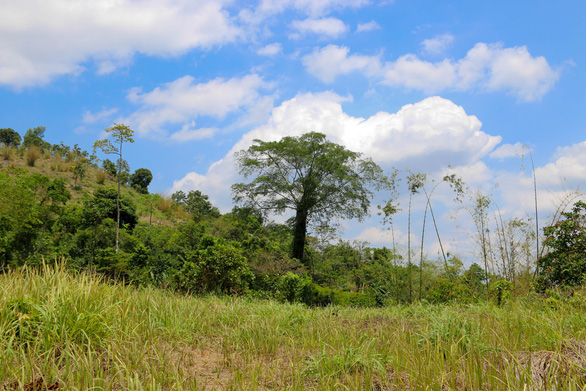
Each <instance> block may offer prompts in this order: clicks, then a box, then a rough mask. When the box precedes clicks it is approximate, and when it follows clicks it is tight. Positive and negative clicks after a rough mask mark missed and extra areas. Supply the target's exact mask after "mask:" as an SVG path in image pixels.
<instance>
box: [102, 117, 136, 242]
mask: <svg viewBox="0 0 586 391" xmlns="http://www.w3.org/2000/svg"><path fill="white" fill-rule="evenodd" d="M105 130H106V132H107V133H108V134H109V136H110V138H109V139H103V140H97V141H96V142H95V143H94V146H93V149H94V153H95V151H96V150H97V149H99V150H101V151H102V152H103V153H105V154H107V155H117V156H118V175H117V179H118V195H117V197H116V253H118V238H119V236H120V173H121V171H122V145H123V144H124V143H133V142H134V139H133V138H132V136H133V135H134V131H133V130H132V129H130V128H129V127H128V126H126V125H123V124H114V126H112V127H110V128H107V129H105Z"/></svg>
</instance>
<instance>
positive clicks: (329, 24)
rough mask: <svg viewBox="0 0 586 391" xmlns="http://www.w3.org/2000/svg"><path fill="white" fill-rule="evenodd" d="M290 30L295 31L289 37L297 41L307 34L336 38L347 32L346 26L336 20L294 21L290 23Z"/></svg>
mask: <svg viewBox="0 0 586 391" xmlns="http://www.w3.org/2000/svg"><path fill="white" fill-rule="evenodd" d="M291 28H293V29H294V30H295V31H296V32H294V33H292V34H290V35H289V37H290V38H293V39H298V38H300V37H302V36H304V35H307V34H316V35H320V36H323V37H328V38H337V37H339V36H341V35H343V34H345V33H346V32H347V31H348V26H346V25H345V24H344V22H342V21H341V20H340V19H336V18H322V19H305V20H294V21H293V22H292V23H291Z"/></svg>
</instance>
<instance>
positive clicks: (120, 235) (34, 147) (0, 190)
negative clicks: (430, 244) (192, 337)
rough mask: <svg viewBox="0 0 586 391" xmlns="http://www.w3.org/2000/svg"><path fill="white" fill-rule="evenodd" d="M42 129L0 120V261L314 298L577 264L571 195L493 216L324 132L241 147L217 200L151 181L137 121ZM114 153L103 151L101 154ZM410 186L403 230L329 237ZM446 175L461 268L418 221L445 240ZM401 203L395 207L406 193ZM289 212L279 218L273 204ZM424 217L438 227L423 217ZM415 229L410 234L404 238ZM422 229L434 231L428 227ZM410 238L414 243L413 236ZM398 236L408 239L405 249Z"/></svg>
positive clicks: (566, 279)
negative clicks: (545, 214)
mask: <svg viewBox="0 0 586 391" xmlns="http://www.w3.org/2000/svg"><path fill="white" fill-rule="evenodd" d="M44 132H45V128H44V127H36V128H32V129H29V130H28V131H27V132H26V133H25V134H24V135H23V137H22V138H21V136H20V134H19V133H17V132H16V131H14V130H12V129H1V130H0V145H1V150H0V153H1V158H2V170H1V171H0V232H1V239H0V265H1V267H2V269H3V270H5V271H6V270H9V269H11V268H14V267H21V266H23V265H31V266H39V265H41V264H42V263H55V262H58V261H59V260H61V259H64V260H66V262H67V265H68V267H69V268H71V269H72V270H76V271H89V272H92V273H99V274H101V275H103V276H106V277H107V278H108V279H111V280H113V281H124V283H127V284H134V285H148V286H154V287H159V288H165V289H170V290H173V291H177V292H184V293H194V294H197V293H208V292H213V293H220V294H228V295H250V296H253V297H264V298H273V299H278V300H282V301H290V302H302V303H305V304H307V305H310V306H325V305H329V304H339V305H354V306H367V307H369V306H386V305H392V304H397V303H414V302H419V301H423V302H427V303H446V302H452V301H456V302H461V303H468V302H476V301H478V300H496V302H498V303H500V302H501V301H503V300H506V299H507V298H508V297H510V296H511V295H526V294H529V293H530V292H537V293H540V294H545V293H546V292H548V291H550V290H560V289H561V290H564V289H570V290H571V289H573V288H574V287H578V286H580V285H581V284H582V282H583V275H584V272H586V269H585V265H584V264H585V262H584V254H586V247H585V246H586V236H585V233H586V232H585V228H584V227H583V221H584V217H585V213H586V205H585V204H584V203H583V202H582V201H580V193H578V192H573V193H571V194H568V196H567V197H566V199H565V200H564V202H562V203H561V204H560V206H559V209H558V211H557V212H556V214H555V216H553V217H552V219H551V220H550V221H549V222H548V223H547V225H546V226H545V227H544V228H542V227H539V226H537V227H536V226H535V225H534V224H535V222H534V219H533V218H531V217H530V218H527V219H520V218H514V219H508V220H506V219H504V218H503V217H502V216H501V215H500V214H499V213H498V212H495V205H494V202H493V201H492V200H491V198H490V197H489V196H487V195H484V194H482V193H481V192H480V191H476V190H471V189H469V188H467V186H466V184H465V183H464V182H463V181H462V180H461V179H460V178H458V177H457V176H456V174H452V175H446V176H445V177H444V178H442V179H441V180H438V181H436V182H434V181H431V180H430V179H429V178H428V177H427V175H426V174H423V173H413V172H410V171H409V172H400V171H398V170H396V171H394V172H392V173H384V172H382V170H381V169H380V167H378V165H377V164H376V163H375V162H373V161H372V160H370V159H368V157H362V156H360V154H358V153H355V152H352V151H349V150H347V149H346V148H344V147H342V146H340V145H337V144H334V143H332V142H330V141H328V140H327V139H326V138H325V136H324V135H322V134H319V133H308V134H306V135H303V136H302V137H299V138H294V137H286V138H284V139H282V140H280V141H276V142H264V141H262V140H256V141H255V144H254V145H253V146H251V147H250V148H249V149H248V150H243V151H240V152H239V153H238V154H237V159H238V165H239V168H240V170H241V174H242V177H243V178H245V179H251V181H250V182H249V183H237V184H234V185H233V187H232V191H233V195H234V200H235V205H236V206H234V207H233V209H232V210H231V211H230V212H228V213H220V211H219V209H218V208H216V207H215V206H214V205H212V204H211V202H210V201H209V198H208V196H207V195H205V194H202V193H201V192H200V191H199V190H197V189H196V190H191V191H189V192H188V193H187V194H186V193H185V192H183V191H178V192H175V193H173V194H170V195H163V194H151V193H149V190H148V186H149V184H150V182H151V180H152V173H151V171H150V170H149V169H148V168H138V169H136V170H134V171H133V172H132V173H131V169H130V164H129V162H127V161H125V160H124V159H123V157H124V155H123V153H122V151H123V147H124V148H130V146H129V145H125V144H131V143H132V142H133V141H134V140H133V131H132V130H131V129H129V128H128V127H126V126H125V125H114V126H113V127H111V128H108V129H107V132H108V135H109V138H107V139H104V140H97V141H96V142H95V144H94V146H93V149H92V151H89V152H88V151H85V150H82V149H81V148H80V147H79V146H78V145H75V146H73V147H70V146H66V145H64V144H63V143H61V144H54V145H51V144H50V143H48V142H47V141H45V140H44ZM109 157H112V159H110V158H109ZM400 180H403V181H404V182H405V183H406V184H407V189H408V197H409V198H408V199H409V204H408V213H409V227H407V228H408V230H409V233H414V234H415V235H411V234H410V235H409V242H408V245H407V246H400V245H398V244H395V243H389V245H388V246H386V247H381V248H374V247H370V246H369V244H368V243H367V242H364V241H357V240H354V241H350V240H342V239H339V236H338V235H337V232H336V228H337V227H336V222H338V221H341V220H343V219H361V218H364V217H365V216H367V215H368V214H369V211H370V210H371V205H370V201H371V199H372V195H373V193H374V191H382V192H383V193H384V194H386V195H388V196H387V197H386V198H387V199H388V200H387V201H385V203H384V204H383V205H378V210H379V214H380V215H381V217H382V218H383V219H384V224H385V225H386V226H388V227H391V228H392V224H393V217H394V215H395V214H396V213H397V212H398V211H399V205H398V199H399V196H400V194H399V187H398V183H399V181H400ZM440 186H443V187H448V188H449V189H451V191H452V193H453V197H454V201H455V202H457V203H460V204H462V205H464V204H466V205H467V206H465V207H462V208H463V209H465V211H466V212H467V213H468V214H469V216H470V218H471V219H472V221H473V222H474V226H475V227H476V232H474V233H473V234H472V235H471V236H470V240H471V241H473V242H474V243H475V245H476V249H477V251H476V253H475V259H476V262H473V263H471V264H469V265H468V266H466V267H465V266H464V264H463V262H462V260H460V259H459V258H458V256H457V255H453V254H449V252H446V251H444V249H443V247H442V248H441V253H440V255H439V256H437V257H435V258H434V257H430V256H428V255H427V254H425V253H424V250H423V249H424V246H423V243H424V239H425V236H424V235H425V234H427V236H428V237H431V238H432V239H436V238H437V240H438V241H439V245H440V246H441V245H442V242H441V232H439V231H438V226H437V224H436V218H435V215H434V210H433V198H432V197H433V192H434V190H435V189H436V188H438V187H440ZM414 197H425V198H424V199H425V200H426V206H425V215H424V224H425V219H426V218H427V232H426V226H425V225H424V226H423V229H422V231H421V232H418V230H419V229H421V228H420V227H414V226H413V227H411V202H412V199H413V198H414ZM402 207H403V208H404V209H406V207H405V206H402ZM288 211H290V212H291V213H290V214H291V215H292V217H291V218H290V219H289V220H286V221H285V220H284V219H281V221H283V222H281V223H276V222H275V221H274V220H273V219H272V218H274V217H275V216H279V215H282V214H284V213H286V212H288ZM433 228H435V230H434V229H433ZM411 236H420V238H421V239H420V240H421V242H420V243H417V244H416V243H411V242H412V241H411V240H410V238H411ZM428 240H429V239H428ZM413 242H414V241H413ZM405 247H407V248H405Z"/></svg>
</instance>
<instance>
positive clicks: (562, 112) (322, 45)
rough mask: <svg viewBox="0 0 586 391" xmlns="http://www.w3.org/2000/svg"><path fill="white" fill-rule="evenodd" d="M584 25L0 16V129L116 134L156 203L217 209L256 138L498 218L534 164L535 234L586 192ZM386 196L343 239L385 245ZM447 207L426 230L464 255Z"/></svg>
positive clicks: (22, 11)
mask: <svg viewBox="0 0 586 391" xmlns="http://www.w3.org/2000/svg"><path fill="white" fill-rule="evenodd" d="M584 15H586V2H584V1H582V0H560V1H558V2H555V4H554V3H552V2H551V1H544V0H532V1H524V0H518V1H510V0H507V1H503V0H494V1H490V2H486V1H449V0H447V1H435V0H433V1H432V0H429V1H417V0H411V1H407V0H394V1H393V0H387V1H376V0H313V1H311V0H258V1H252V0H251V1H229V0H226V1H223V0H218V1H215V0H199V1H193V0H93V1H91V2H88V1H85V0H77V1H76V0H51V1H48V0H19V1H12V0H0V127H2V128H12V129H14V130H16V131H17V132H19V133H20V134H21V135H24V133H25V132H26V130H27V129H29V128H32V127H35V126H45V127H46V133H45V139H46V140H47V141H49V142H51V143H59V142H61V141H63V142H64V143H65V144H67V145H74V144H79V145H80V146H81V147H82V148H83V149H86V150H90V149H91V146H92V144H93V142H94V141H95V140H97V139H100V138H103V137H104V136H105V133H104V129H105V128H108V127H110V126H112V124H113V123H123V124H126V125H128V126H130V127H131V129H133V130H134V131H135V141H136V142H135V143H133V144H131V145H128V146H127V147H125V150H124V158H125V159H126V160H127V161H128V162H129V164H130V167H131V170H132V171H133V170H135V169H138V168H143V167H144V168H148V169H150V170H151V171H152V172H153V176H154V179H153V182H152V183H151V185H150V190H151V191H152V192H158V193H161V194H167V195H169V194H171V193H173V192H174V191H177V190H183V191H186V192H187V191H189V190H194V189H197V190H201V191H202V192H204V193H205V194H208V195H209V196H210V199H211V200H212V202H213V203H214V204H215V205H216V206H218V207H219V208H220V209H221V210H222V211H224V212H227V211H229V210H230V209H231V207H232V206H233V204H232V200H231V195H230V186H231V185H232V184H233V183H236V182H240V181H242V180H243V179H242V178H241V177H239V176H238V169H237V167H236V166H235V160H234V157H233V156H234V153H235V152H237V151H239V150H241V149H245V148H247V147H249V146H250V145H251V144H252V141H253V140H254V139H261V140H264V141H269V140H279V139H280V138H282V137H283V136H299V135H301V134H303V133H306V132H309V131H319V132H322V133H325V134H326V135H327V136H328V138H329V139H330V140H331V141H333V142H336V143H339V144H342V145H344V146H345V147H347V148H348V149H351V150H353V151H357V152H361V153H362V154H363V156H364V157H370V158H372V159H373V160H374V161H375V162H377V163H378V164H379V165H380V166H381V167H382V168H383V169H384V170H385V171H386V172H391V171H392V170H393V169H394V168H397V169H401V170H407V169H409V170H411V171H413V172H422V173H427V174H428V177H429V178H430V180H429V183H428V185H427V186H428V188H429V189H431V188H433V187H434V186H435V184H437V183H438V182H437V181H438V180H439V179H440V178H441V177H442V176H443V175H445V174H446V173H455V174H456V175H458V176H460V177H462V178H463V179H464V181H465V182H466V183H467V185H468V186H469V187H470V189H473V190H475V189H480V190H482V191H483V192H484V193H485V194H489V195H490V196H491V197H493V199H494V200H495V201H496V202H497V203H498V208H499V210H501V211H502V214H503V215H504V216H505V217H507V218H513V217H521V218H524V217H525V218H526V217H531V216H533V214H534V196H533V177H532V171H531V169H530V168H531V161H530V160H529V159H528V157H527V154H528V152H529V151H530V152H531V155H532V157H533V161H534V166H535V178H536V182H537V194H538V205H539V214H540V216H539V217H540V220H541V221H547V218H548V216H549V215H550V214H551V213H552V212H553V211H555V208H556V205H558V204H559V201H560V199H563V197H564V196H565V195H566V194H568V192H570V191H572V190H574V189H577V188H579V187H580V186H583V185H584V183H585V181H586V115H585V112H586V24H585V23H584ZM404 172H405V171H403V173H404ZM431 180H436V182H435V183H433V182H431ZM401 186H403V187H402V188H401V208H402V212H401V213H400V215H399V216H397V222H396V224H395V226H394V229H395V234H396V237H397V240H398V241H399V242H402V243H404V242H406V237H407V228H406V224H405V216H406V209H407V206H406V202H407V200H408V197H407V194H408V192H407V190H406V188H405V184H404V181H403V184H402V185H401ZM388 198H389V195H388V194H384V193H377V194H376V196H375V198H374V200H373V203H372V204H373V208H372V211H373V217H371V218H369V219H366V221H364V222H356V221H345V222H342V228H344V229H343V231H341V234H340V235H341V237H343V238H345V239H358V240H366V241H368V242H369V243H370V244H372V245H375V246H382V245H389V241H390V232H389V231H388V227H385V226H383V225H382V224H381V220H380V218H378V217H377V216H376V204H377V203H378V204H380V203H382V201H383V200H385V199H388ZM452 198H453V194H451V193H450V190H449V187H447V186H443V185H442V186H438V187H437V193H436V195H434V200H435V201H434V202H436V203H437V205H434V207H435V208H436V209H437V212H438V220H439V224H440V226H441V228H442V232H445V236H446V238H445V241H446V246H447V247H448V249H449V250H450V251H452V252H453V253H458V254H460V255H461V256H462V257H464V258H465V257H467V256H468V257H470V256H472V255H470V254H471V252H472V250H471V248H470V245H469V243H468V244H467V240H466V239H465V235H464V232H465V231H470V230H471V228H470V221H469V218H468V219H467V218H466V217H463V215H465V214H466V213H465V212H463V210H465V209H466V205H465V204H463V205H456V204H455V203H454V202H453V200H452ZM424 206H425V202H424V198H423V197H421V196H419V197H415V198H414V204H413V213H414V219H415V221H414V225H417V224H421V223H420V221H421V218H422V216H421V215H422V213H421V212H422V211H423V209H424ZM416 216H417V217H416ZM458 216H461V217H458ZM412 239H413V240H416V239H417V236H416V235H415V234H413V236H412ZM468 242H469V241H468ZM429 246H430V247H429V251H431V252H433V251H436V250H437V249H436V247H434V246H435V243H434V240H433V238H432V239H430V240H429ZM467 254H468V255H467Z"/></svg>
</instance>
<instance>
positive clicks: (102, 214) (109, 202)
mask: <svg viewBox="0 0 586 391" xmlns="http://www.w3.org/2000/svg"><path fill="white" fill-rule="evenodd" d="M116 198H117V191H116V189H115V188H113V187H99V188H97V189H96V190H95V191H94V194H93V197H85V198H84V200H83V206H84V207H83V216H84V218H83V220H84V221H83V223H82V226H83V227H86V228H87V227H91V226H94V225H98V224H100V223H101V222H102V221H103V220H104V219H107V218H109V219H112V220H114V221H116ZM120 223H121V224H122V226H124V227H126V228H127V229H128V230H129V231H132V230H133V229H134V227H135V226H136V224H137V223H138V216H137V215H136V206H135V205H134V203H133V202H132V201H131V200H130V199H129V198H127V197H124V196H123V197H122V198H121V199H120Z"/></svg>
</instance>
